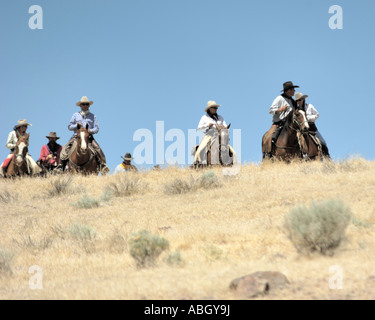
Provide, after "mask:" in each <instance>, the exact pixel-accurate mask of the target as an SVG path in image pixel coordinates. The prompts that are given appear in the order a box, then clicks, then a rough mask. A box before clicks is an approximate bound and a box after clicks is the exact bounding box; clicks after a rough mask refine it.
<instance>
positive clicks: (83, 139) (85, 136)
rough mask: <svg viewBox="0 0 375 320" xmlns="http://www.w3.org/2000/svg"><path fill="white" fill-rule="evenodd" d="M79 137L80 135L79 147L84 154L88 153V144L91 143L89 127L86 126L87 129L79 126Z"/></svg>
mask: <svg viewBox="0 0 375 320" xmlns="http://www.w3.org/2000/svg"><path fill="white" fill-rule="evenodd" d="M77 135H78V147H79V148H80V150H81V152H82V153H86V152H87V150H88V143H89V137H90V132H89V125H88V124H86V127H82V126H81V125H79V124H78V125H77Z"/></svg>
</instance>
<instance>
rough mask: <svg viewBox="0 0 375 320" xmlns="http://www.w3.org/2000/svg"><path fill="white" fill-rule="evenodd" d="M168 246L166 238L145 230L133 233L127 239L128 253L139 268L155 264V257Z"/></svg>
mask: <svg viewBox="0 0 375 320" xmlns="http://www.w3.org/2000/svg"><path fill="white" fill-rule="evenodd" d="M168 248H169V242H168V240H166V239H164V238H161V237H159V236H157V235H152V234H150V233H149V232H148V231H146V230H143V231H140V232H138V233H136V234H134V235H133V236H132V237H131V239H130V240H129V252H130V255H131V256H132V257H133V258H134V259H135V261H136V263H137V267H139V268H143V267H147V266H153V265H155V261H156V259H157V257H159V255H160V254H161V253H162V252H163V251H164V250H166V249H168Z"/></svg>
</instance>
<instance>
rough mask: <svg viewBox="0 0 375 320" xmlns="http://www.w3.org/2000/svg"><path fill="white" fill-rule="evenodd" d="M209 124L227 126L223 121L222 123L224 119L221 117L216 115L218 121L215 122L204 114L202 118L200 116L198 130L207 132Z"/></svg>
mask: <svg viewBox="0 0 375 320" xmlns="http://www.w3.org/2000/svg"><path fill="white" fill-rule="evenodd" d="M210 123H212V124H218V125H223V126H227V124H226V123H225V121H224V119H223V117H222V116H219V115H218V120H217V121H215V120H214V119H212V118H211V117H209V116H208V115H207V114H205V115H204V116H202V118H201V120H200V121H199V124H198V130H200V131H203V132H204V133H206V132H207V131H208V129H209V124H210Z"/></svg>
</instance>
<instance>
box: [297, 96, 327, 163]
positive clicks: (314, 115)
mask: <svg viewBox="0 0 375 320" xmlns="http://www.w3.org/2000/svg"><path fill="white" fill-rule="evenodd" d="M295 97H296V102H297V105H298V107H299V108H300V109H301V110H303V111H305V113H306V118H307V121H308V122H309V127H310V131H312V132H313V133H314V134H315V136H316V137H317V138H318V139H319V141H320V144H321V145H322V152H323V155H324V156H326V157H327V158H330V155H329V151H328V147H327V142H326V141H325V140H324V138H323V137H322V135H321V133H320V132H319V130H318V128H317V127H316V125H315V121H316V120H317V119H318V118H319V112H318V111H317V110H316V109H315V107H314V106H313V105H312V104H311V103H306V98H308V95H304V94H302V93H301V92H297V93H296V95H295Z"/></svg>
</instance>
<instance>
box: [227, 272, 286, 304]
mask: <svg viewBox="0 0 375 320" xmlns="http://www.w3.org/2000/svg"><path fill="white" fill-rule="evenodd" d="M288 283H289V281H288V279H287V277H286V276H285V275H283V274H282V273H280V272H275V271H258V272H255V273H252V274H249V275H247V276H243V277H240V278H237V279H234V280H232V282H231V283H230V284H229V289H231V290H235V291H236V292H237V293H238V294H239V295H241V296H244V297H246V298H253V297H256V296H257V295H260V294H266V293H268V292H269V291H270V290H273V289H282V288H284V287H285V286H286V285H287V284H288Z"/></svg>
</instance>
